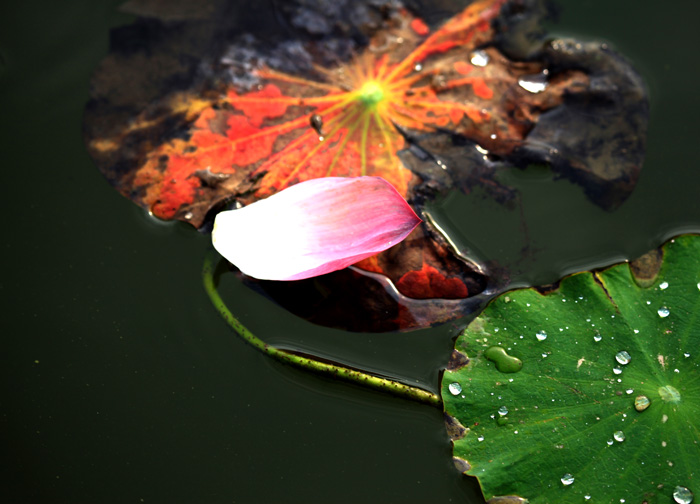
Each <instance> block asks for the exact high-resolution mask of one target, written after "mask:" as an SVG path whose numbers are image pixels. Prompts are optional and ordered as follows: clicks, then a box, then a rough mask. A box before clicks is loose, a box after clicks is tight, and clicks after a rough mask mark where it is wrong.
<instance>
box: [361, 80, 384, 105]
mask: <svg viewBox="0 0 700 504" xmlns="http://www.w3.org/2000/svg"><path fill="white" fill-rule="evenodd" d="M359 98H360V101H362V103H364V104H365V106H367V107H371V108H374V107H375V106H376V105H377V104H378V103H379V102H381V101H382V100H383V99H384V88H383V87H382V85H381V84H380V83H379V82H377V81H373V80H371V81H367V82H365V83H364V84H363V85H362V87H361V88H360V92H359Z"/></svg>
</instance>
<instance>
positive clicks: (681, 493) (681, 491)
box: [673, 486, 693, 504]
mask: <svg viewBox="0 0 700 504" xmlns="http://www.w3.org/2000/svg"><path fill="white" fill-rule="evenodd" d="M673 500H674V501H676V502H677V503H678V504H690V503H691V502H693V492H691V491H690V490H688V489H687V488H686V487H682V486H677V487H676V489H675V490H674V491H673Z"/></svg>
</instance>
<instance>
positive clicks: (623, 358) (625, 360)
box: [615, 350, 632, 366]
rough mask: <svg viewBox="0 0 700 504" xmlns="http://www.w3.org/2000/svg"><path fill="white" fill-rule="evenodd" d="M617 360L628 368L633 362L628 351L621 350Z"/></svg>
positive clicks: (616, 357)
mask: <svg viewBox="0 0 700 504" xmlns="http://www.w3.org/2000/svg"><path fill="white" fill-rule="evenodd" d="M615 360H616V361H617V362H619V363H620V364H622V365H623V366H626V365H627V364H629V363H630V360H632V356H631V355H630V354H629V352H627V351H626V350H620V351H619V352H617V354H616V355H615Z"/></svg>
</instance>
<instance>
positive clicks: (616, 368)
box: [613, 366, 622, 374]
mask: <svg viewBox="0 0 700 504" xmlns="http://www.w3.org/2000/svg"><path fill="white" fill-rule="evenodd" d="M613 373H615V374H620V373H622V369H620V368H619V367H617V366H616V367H614V368H613Z"/></svg>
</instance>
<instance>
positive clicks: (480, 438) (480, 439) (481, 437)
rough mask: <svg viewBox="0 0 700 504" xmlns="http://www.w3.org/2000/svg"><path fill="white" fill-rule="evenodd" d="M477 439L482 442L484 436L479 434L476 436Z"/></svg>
mask: <svg viewBox="0 0 700 504" xmlns="http://www.w3.org/2000/svg"><path fill="white" fill-rule="evenodd" d="M476 440H477V441H478V442H479V443H481V442H482V441H483V440H484V436H479V437H477V438H476Z"/></svg>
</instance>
